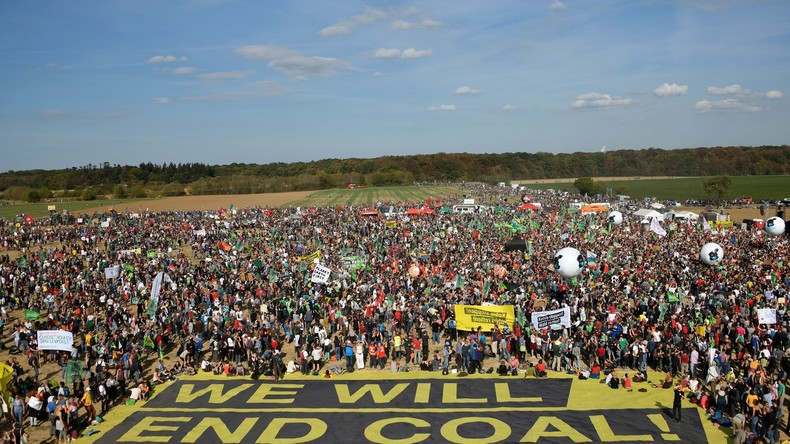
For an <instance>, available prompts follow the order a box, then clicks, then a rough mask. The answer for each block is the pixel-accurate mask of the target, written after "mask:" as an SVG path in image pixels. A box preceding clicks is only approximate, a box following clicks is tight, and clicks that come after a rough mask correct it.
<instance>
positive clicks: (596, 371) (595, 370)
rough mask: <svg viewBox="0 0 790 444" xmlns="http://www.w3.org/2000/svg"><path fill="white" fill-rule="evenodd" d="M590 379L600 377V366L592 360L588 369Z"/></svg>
mask: <svg viewBox="0 0 790 444" xmlns="http://www.w3.org/2000/svg"><path fill="white" fill-rule="evenodd" d="M590 379H601V366H600V365H598V363H597V362H594V363H593V365H592V368H591V369H590Z"/></svg>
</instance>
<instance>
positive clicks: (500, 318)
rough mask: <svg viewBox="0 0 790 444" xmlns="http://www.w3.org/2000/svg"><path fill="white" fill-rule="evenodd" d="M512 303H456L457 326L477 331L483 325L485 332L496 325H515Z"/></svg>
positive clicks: (461, 328)
mask: <svg viewBox="0 0 790 444" xmlns="http://www.w3.org/2000/svg"><path fill="white" fill-rule="evenodd" d="M515 318H516V317H515V315H514V313H513V306H512V305H456V306H455V319H456V321H457V322H458V325H457V327H456V328H458V330H463V331H477V327H482V329H483V331H484V332H489V331H491V329H492V328H495V325H497V326H499V328H502V326H503V325H507V326H508V327H510V328H512V327H513V322H514V321H515Z"/></svg>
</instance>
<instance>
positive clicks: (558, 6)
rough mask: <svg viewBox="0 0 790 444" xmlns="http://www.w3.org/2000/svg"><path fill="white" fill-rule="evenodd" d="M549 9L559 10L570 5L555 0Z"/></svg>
mask: <svg viewBox="0 0 790 444" xmlns="http://www.w3.org/2000/svg"><path fill="white" fill-rule="evenodd" d="M549 9H551V10H553V11H558V10H560V9H568V5H566V4H565V3H563V2H561V1H560V0H554V1H552V2H551V4H550V5H549Z"/></svg>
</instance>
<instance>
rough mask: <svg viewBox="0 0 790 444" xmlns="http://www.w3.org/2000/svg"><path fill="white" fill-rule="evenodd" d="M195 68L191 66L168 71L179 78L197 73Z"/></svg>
mask: <svg viewBox="0 0 790 444" xmlns="http://www.w3.org/2000/svg"><path fill="white" fill-rule="evenodd" d="M197 70H198V69H197V68H194V67H191V66H180V67H178V68H173V69H171V70H170V72H172V73H173V74H177V75H180V76H185V75H190V74H194V73H196V72H197Z"/></svg>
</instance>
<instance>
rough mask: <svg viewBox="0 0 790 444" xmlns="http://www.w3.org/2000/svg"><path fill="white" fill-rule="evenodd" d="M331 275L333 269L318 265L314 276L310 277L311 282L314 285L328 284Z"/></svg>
mask: <svg viewBox="0 0 790 444" xmlns="http://www.w3.org/2000/svg"><path fill="white" fill-rule="evenodd" d="M331 274H332V270H331V269H329V268H327V267H324V266H323V265H321V264H318V265H316V267H315V270H313V275H312V276H311V277H310V282H313V283H314V284H326V283H327V282H329V275H331Z"/></svg>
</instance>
